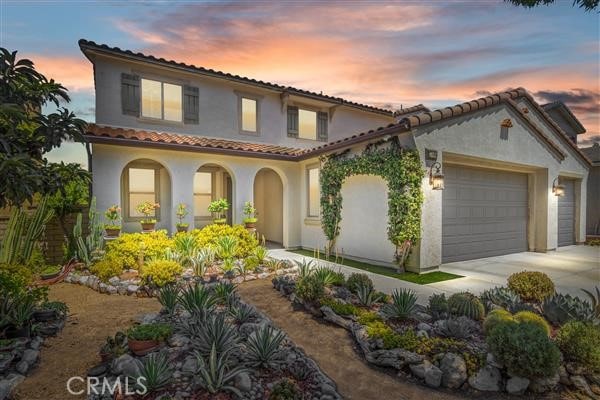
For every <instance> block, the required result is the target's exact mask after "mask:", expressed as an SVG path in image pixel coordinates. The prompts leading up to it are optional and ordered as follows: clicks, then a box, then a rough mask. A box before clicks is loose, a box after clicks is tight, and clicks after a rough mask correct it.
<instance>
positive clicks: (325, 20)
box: [0, 0, 600, 159]
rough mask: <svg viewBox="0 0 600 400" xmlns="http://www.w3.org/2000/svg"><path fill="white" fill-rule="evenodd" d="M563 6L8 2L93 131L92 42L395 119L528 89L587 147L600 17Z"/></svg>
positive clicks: (11, 20) (12, 17) (10, 38)
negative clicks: (398, 112)
mask: <svg viewBox="0 0 600 400" xmlns="http://www.w3.org/2000/svg"><path fill="white" fill-rule="evenodd" d="M557 3H559V4H557V5H552V6H547V7H546V6H542V7H538V8H534V9H524V8H518V7H514V6H512V5H510V4H508V3H504V2H502V1H493V0H490V1H482V0H479V1H475V0H473V1H402V2H383V1H352V0H349V1H344V2H317V1H281V2H278V3H275V2H267V1H254V2H251V3H250V2H242V3H239V2H226V1H207V2H199V1H196V2H192V1H174V2H171V3H169V2H166V1H161V2H156V1H149V0H147V1H129V2H123V1H102V2H100V1H90V0H85V1H83V0H80V1H42V0H37V1H28V0H20V1H9V0H0V14H1V15H0V17H1V20H0V45H1V46H2V47H6V48H8V49H9V50H19V52H20V53H21V55H22V56H23V57H27V58H30V59H32V60H33V61H34V62H35V63H36V65H37V66H38V68H39V69H40V70H41V71H42V72H44V73H45V74H46V75H47V76H49V77H53V78H54V79H55V80H57V81H59V82H61V83H62V84H63V85H65V86H66V87H67V88H68V89H69V90H70V93H71V96H72V98H73V101H72V104H71V105H70V106H69V108H71V109H72V110H73V111H75V112H76V113H77V114H78V116H80V117H81V118H84V119H86V120H88V121H94V92H93V77H92V66H91V64H90V63H89V62H88V61H87V60H86V59H85V57H84V56H83V55H82V54H81V52H80V51H79V48H78V46H77V40H78V39H80V38H85V39H89V40H93V41H95V42H97V43H106V44H108V45H110V46H118V47H121V48H122V49H130V50H134V51H141V52H143V53H146V54H153V55H156V56H158V57H164V58H167V59H174V60H177V61H184V62H186V63H192V64H195V65H199V66H204V67H208V68H214V69H219V70H223V71H226V72H231V73H235V74H239V75H244V76H249V77H252V78H257V79H262V80H267V81H270V82H275V83H280V84H285V85H291V86H295V87H299V88H303V89H307V90H312V91H317V92H320V91H323V93H325V94H329V95H333V96H340V97H344V98H347V99H349V100H354V101H358V102H363V103H367V104H373V105H376V106H381V107H389V108H397V107H400V105H403V106H404V107H408V106H411V105H414V104H417V103H423V104H425V105H426V106H428V107H430V108H438V107H442V106H447V105H452V104H455V103H458V102H461V101H465V100H470V99H472V98H476V97H480V96H483V95H485V94H487V93H489V92H495V91H501V90H505V89H507V88H515V87H518V86H523V87H525V88H526V89H528V90H529V91H530V92H531V93H532V94H533V95H534V96H535V98H536V99H537V100H538V101H539V102H540V103H542V104H543V103H547V102H550V101H554V100H563V101H564V102H565V103H567V105H568V106H569V107H571V109H572V110H573V111H574V113H575V115H576V116H577V117H578V118H579V119H580V120H581V122H582V123H583V124H584V126H585V127H586V129H587V131H588V133H587V134H585V135H581V136H580V143H582V144H586V145H589V144H591V141H592V140H600V71H599V68H600V64H599V56H600V53H599V45H600V44H599V34H600V32H599V29H600V28H599V22H598V21H599V18H598V14H597V13H595V12H591V13H586V12H584V11H583V10H582V9H579V8H573V7H571V3H572V2H571V0H558V1H557ZM123 4H124V5H123ZM73 154H74V152H73V150H72V149H70V148H68V149H66V150H63V151H62V152H59V153H57V155H56V156H55V157H58V158H65V159H70V158H72V157H73Z"/></svg>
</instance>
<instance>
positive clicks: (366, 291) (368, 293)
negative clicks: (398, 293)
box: [356, 282, 383, 307]
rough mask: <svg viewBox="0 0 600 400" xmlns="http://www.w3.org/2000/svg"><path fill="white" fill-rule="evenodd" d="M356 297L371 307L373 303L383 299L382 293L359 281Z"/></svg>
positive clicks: (361, 302)
mask: <svg viewBox="0 0 600 400" xmlns="http://www.w3.org/2000/svg"><path fill="white" fill-rule="evenodd" d="M356 297H358V302H359V303H360V304H361V305H363V306H365V307H371V306H372V305H373V304H375V303H377V302H379V301H381V299H382V297H383V296H382V294H381V293H379V292H376V291H375V290H373V287H372V286H370V285H367V284H364V283H363V282H359V283H358V284H357V285H356Z"/></svg>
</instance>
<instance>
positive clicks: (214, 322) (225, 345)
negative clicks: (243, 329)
mask: <svg viewBox="0 0 600 400" xmlns="http://www.w3.org/2000/svg"><path fill="white" fill-rule="evenodd" d="M198 328H199V329H197V331H196V332H195V333H194V336H193V340H192V346H194V348H195V349H196V350H198V351H199V352H200V353H202V354H208V353H210V351H211V348H213V347H215V348H216V350H217V352H218V353H222V352H224V351H225V350H227V349H231V348H234V347H237V346H238V343H239V340H240V337H239V335H238V332H237V329H236V328H235V326H233V325H232V324H230V323H228V322H227V321H225V315H224V314H211V315H209V316H208V317H207V318H206V320H205V321H204V324H202V325H200V326H199V327H198Z"/></svg>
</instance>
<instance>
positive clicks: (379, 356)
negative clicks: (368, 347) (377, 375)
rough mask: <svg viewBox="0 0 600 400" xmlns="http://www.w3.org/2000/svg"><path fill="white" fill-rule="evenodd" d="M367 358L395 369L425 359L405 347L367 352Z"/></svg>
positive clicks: (373, 362) (381, 365) (369, 360)
mask: <svg viewBox="0 0 600 400" xmlns="http://www.w3.org/2000/svg"><path fill="white" fill-rule="evenodd" d="M365 358H366V359H367V361H368V362H370V363H371V364H375V365H377V366H380V367H392V368H395V369H402V368H403V367H404V366H406V365H410V364H419V363H421V362H422V361H423V356H420V355H419V354H417V353H413V352H411V351H407V350H404V349H391V350H375V351H372V352H370V353H367V354H365Z"/></svg>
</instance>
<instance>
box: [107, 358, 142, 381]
mask: <svg viewBox="0 0 600 400" xmlns="http://www.w3.org/2000/svg"><path fill="white" fill-rule="evenodd" d="M140 368H141V365H140V361H138V360H137V359H135V358H133V357H132V356H130V355H129V354H123V355H122V356H120V357H119V358H116V359H114V360H113V362H112V365H111V368H110V372H111V373H112V374H113V375H117V376H119V375H125V376H138V375H139V374H140Z"/></svg>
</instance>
